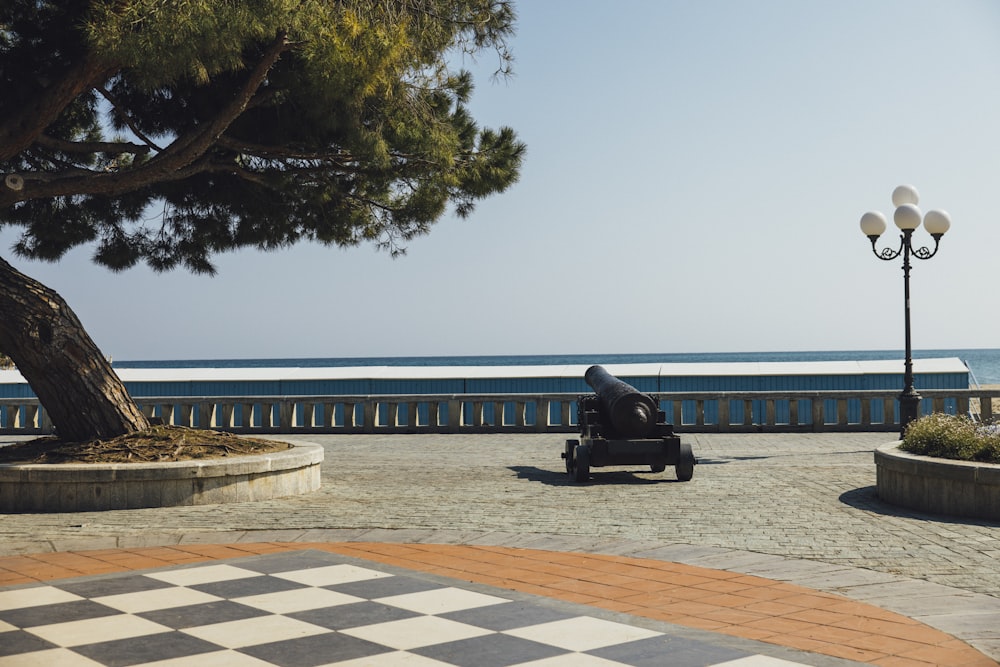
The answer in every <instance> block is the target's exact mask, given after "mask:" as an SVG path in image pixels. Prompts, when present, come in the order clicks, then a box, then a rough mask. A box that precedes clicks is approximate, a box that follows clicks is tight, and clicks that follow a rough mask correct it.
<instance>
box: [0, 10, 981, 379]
mask: <svg viewBox="0 0 1000 667" xmlns="http://www.w3.org/2000/svg"><path fill="white" fill-rule="evenodd" d="M518 14H519V22H518V34H517V36H516V38H515V39H514V40H513V42H512V47H513V51H514V55H515V58H516V62H515V76H514V77H513V78H511V79H509V80H507V81H500V82H494V81H491V80H490V78H489V74H490V72H491V71H492V69H493V66H494V65H495V62H494V61H493V60H492V59H491V58H490V57H488V56H483V57H482V58H481V59H480V61H479V62H478V63H469V64H468V65H469V67H470V69H473V71H474V72H476V73H477V75H478V86H477V90H476V93H475V96H474V99H473V104H472V107H473V110H474V113H475V115H476V116H477V118H479V119H480V121H481V123H482V124H483V125H485V126H492V127H496V126H499V125H510V126H512V127H513V128H515V129H516V130H517V131H518V133H519V135H520V136H521V138H522V139H523V140H524V141H525V142H526V143H527V145H528V154H527V159H526V162H525V165H524V169H523V173H522V177H521V180H520V182H519V183H518V184H517V185H515V186H514V187H513V188H512V189H511V190H509V191H508V192H507V193H505V194H503V195H500V196H498V197H494V198H492V199H490V200H487V201H484V202H482V203H481V204H480V205H479V206H478V207H477V210H476V212H475V213H474V214H473V215H472V216H471V218H469V219H466V220H459V219H456V218H453V217H449V218H447V219H444V220H442V221H441V222H440V223H439V224H438V225H437V226H436V227H435V228H434V229H433V230H432V232H431V234H430V235H429V236H426V237H423V238H420V239H417V240H415V241H413V242H411V243H410V244H409V247H408V248H409V250H408V254H407V255H406V256H404V257H402V258H399V259H395V260H394V259H392V258H391V257H390V256H389V255H388V254H386V253H382V252H378V251H376V250H375V249H373V248H371V247H360V248H354V249H349V250H341V249H337V248H326V247H323V246H308V245H301V246H297V247H295V248H292V249H289V250H284V251H279V252H274V253H269V254H264V253H259V252H241V253H236V254H230V255H224V256H220V257H219V258H218V268H219V274H218V275H217V276H215V277H212V278H210V277H206V276H192V275H189V274H186V273H184V272H182V271H181V272H174V273H169V274H154V273H152V272H150V271H149V270H147V269H145V268H137V269H133V270H130V271H127V272H125V273H122V274H112V273H110V272H108V271H107V270H105V269H101V268H99V267H96V266H94V265H92V264H90V263H89V254H90V252H91V250H90V249H80V250H77V251H74V252H73V253H72V254H70V255H69V256H68V257H66V258H65V259H64V260H63V261H61V262H60V263H58V264H51V265H49V264H43V263H37V262H26V261H24V260H20V259H17V258H11V253H9V252H7V250H8V249H9V247H10V245H11V244H12V242H13V240H14V237H13V234H12V233H10V232H7V233H6V234H4V235H3V236H2V237H0V244H2V252H3V253H4V256H5V257H7V258H8V259H12V261H13V263H14V264H15V266H17V267H18V268H20V269H21V270H22V271H24V272H26V273H28V274H29V275H31V276H33V277H35V278H38V279H39V280H41V281H42V282H44V283H46V284H48V285H49V286H51V287H53V288H54V289H56V290H58V291H59V292H60V293H61V294H62V295H63V296H64V297H65V298H66V299H67V300H68V301H69V303H70V305H71V306H72V307H73V308H74V309H75V311H76V313H77V314H78V315H79V317H80V319H81V320H82V321H83V323H84V325H85V326H86V327H87V329H88V330H89V331H90V333H91V335H92V336H93V337H94V339H95V341H96V342H97V344H98V345H99V346H100V347H101V349H102V350H103V351H104V352H105V354H107V355H109V356H112V357H113V358H114V359H116V360H137V359H210V358H249V357H356V356H414V355H466V354H468V355H493V354H586V353H629V352H635V353H647V352H648V353H656V352H663V353H669V352H741V351H779V350H849V349H897V350H898V349H901V348H902V346H903V279H902V271H901V266H902V263H901V260H896V261H894V262H884V261H880V260H878V259H876V258H875V257H874V255H873V254H872V251H871V246H870V244H869V242H868V240H867V239H866V238H865V237H864V236H863V235H862V234H861V231H860V229H859V226H858V222H859V220H860V217H861V215H862V214H863V213H864V212H865V211H868V210H878V211H881V212H882V213H883V214H885V215H886V217H887V218H889V219H890V223H889V225H890V226H889V230H888V231H887V233H886V234H885V235H884V236H883V238H882V241H881V243H880V247H882V246H886V245H893V246H895V245H896V244H897V243H898V232H897V230H896V228H895V227H894V226H893V225H892V222H891V215H892V203H891V201H890V194H891V192H892V190H893V188H895V187H896V186H897V185H899V184H901V183H908V184H912V185H913V186H915V187H916V189H917V190H918V191H919V192H920V195H921V201H920V206H921V208H922V209H924V210H928V209H931V208H939V209H944V210H946V211H948V212H949V213H950V215H951V218H952V228H951V231H949V233H948V234H947V235H946V236H945V237H944V239H943V240H942V247H941V250H940V252H939V254H938V255H937V256H936V257H934V258H932V259H930V260H928V261H926V262H922V261H916V262H915V266H914V268H913V272H912V279H911V289H912V299H911V307H912V322H913V345H914V348H916V349H929V348H998V347H1000V307H998V301H997V295H998V293H1000V289H998V288H1000V277H998V275H997V272H996V268H995V267H996V265H997V253H998V251H1000V224H998V220H997V217H998V213H997V212H998V207H1000V188H998V187H997V181H998V178H1000V3H997V2H995V1H994V0H949V1H948V2H943V1H941V0H825V1H821V0H811V1H804V0H755V1H754V2H747V1H745V0H641V1H640V0H619V1H618V2H614V3H608V2H603V1H597V0H521V2H519V3H518ZM915 238H916V240H917V241H918V242H919V243H920V245H931V246H933V241H932V240H931V238H930V236H929V235H927V234H926V232H924V230H923V229H920V230H919V231H917V232H916V233H915Z"/></svg>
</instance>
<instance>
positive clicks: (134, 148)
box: [36, 134, 151, 155]
mask: <svg viewBox="0 0 1000 667" xmlns="http://www.w3.org/2000/svg"><path fill="white" fill-rule="evenodd" d="M36 143H37V144H38V145H39V146H44V147H45V148H51V149H52V150H55V151H59V152H61V153H113V154H116V155H122V154H126V153H130V154H133V155H140V154H146V153H148V152H149V151H150V150H151V149H150V146H145V145H143V144H133V143H131V142H126V141H64V140H62V139H56V138H54V137H50V136H48V135H47V134H40V135H38V140H37V142H36Z"/></svg>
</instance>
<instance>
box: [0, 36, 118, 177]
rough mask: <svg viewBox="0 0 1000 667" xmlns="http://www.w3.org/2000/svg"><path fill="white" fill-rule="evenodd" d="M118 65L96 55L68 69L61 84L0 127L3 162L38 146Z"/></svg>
mask: <svg viewBox="0 0 1000 667" xmlns="http://www.w3.org/2000/svg"><path fill="white" fill-rule="evenodd" d="M117 69H118V67H117V65H114V64H109V63H106V62H103V61H101V60H99V59H98V58H97V57H96V56H94V54H93V53H88V54H87V56H86V57H85V58H84V59H83V60H81V61H80V62H78V63H77V64H75V65H73V66H71V67H69V68H68V69H67V70H66V72H65V75H64V76H63V77H62V79H61V80H59V81H56V82H55V83H53V84H52V85H51V86H49V87H48V88H46V89H45V90H44V91H43V92H42V93H41V94H40V95H39V96H38V97H36V98H35V99H34V100H32V102H31V103H30V104H26V105H25V106H24V107H23V108H22V109H21V112H20V113H18V114H15V115H13V116H10V117H8V118H7V119H5V120H4V121H3V122H2V123H0V162H4V161H7V160H10V159H12V158H14V157H16V156H17V155H18V154H19V153H21V152H22V151H23V150H25V149H26V148H28V147H29V146H30V145H31V144H33V143H35V141H36V140H37V139H38V137H39V135H41V134H42V132H44V131H45V128H47V127H48V126H49V125H51V124H52V123H53V122H54V121H55V120H56V119H57V118H59V115H60V114H62V112H63V110H65V109H66V107H67V106H69V105H70V103H72V102H73V100H75V99H76V98H77V97H78V96H79V95H80V94H82V93H83V92H84V91H85V90H88V89H90V88H93V87H94V86H95V85H97V84H99V83H100V82H101V81H104V80H106V79H107V78H108V77H109V76H111V75H112V74H113V73H114V72H116V71H117Z"/></svg>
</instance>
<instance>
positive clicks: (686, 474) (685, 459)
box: [674, 442, 695, 482]
mask: <svg viewBox="0 0 1000 667" xmlns="http://www.w3.org/2000/svg"><path fill="white" fill-rule="evenodd" d="M694 464H695V460H694V453H693V452H692V451H691V445H689V444H687V443H686V442H682V443H681V447H680V451H679V452H678V457H677V465H675V466H674V470H675V471H676V472H677V481H679V482H687V481H690V480H691V478H692V477H694Z"/></svg>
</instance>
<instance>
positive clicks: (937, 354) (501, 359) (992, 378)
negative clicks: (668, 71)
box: [113, 349, 1000, 386]
mask: <svg viewBox="0 0 1000 667" xmlns="http://www.w3.org/2000/svg"><path fill="white" fill-rule="evenodd" d="M951 357H958V358H959V359H961V360H962V361H963V362H965V365H966V366H967V367H968V368H969V370H970V371H971V372H970V376H969V380H970V384H971V385H973V386H976V385H997V384H1000V349H968V350H914V351H913V358H914V359H927V358H951ZM882 359H899V360H900V367H901V368H902V360H903V351H902V350H841V351H825V352H823V351H820V352H692V353H666V354H659V353H648V354H527V355H483V356H456V357H310V358H302V359H296V358H274V359H267V358H262V359H171V360H145V361H114V362H113V366H114V367H115V368H332V367H353V366H390V367H391V366H562V365H577V364H579V365H590V364H646V363H719V362H721V363H738V362H760V361H872V360H882Z"/></svg>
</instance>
